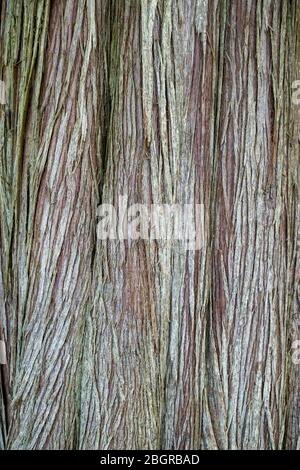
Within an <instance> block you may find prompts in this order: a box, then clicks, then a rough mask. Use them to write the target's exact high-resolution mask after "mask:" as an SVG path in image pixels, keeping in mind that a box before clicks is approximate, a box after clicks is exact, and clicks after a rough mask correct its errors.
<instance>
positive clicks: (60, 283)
mask: <svg viewBox="0 0 300 470" xmlns="http://www.w3.org/2000/svg"><path fill="white" fill-rule="evenodd" d="M8 5H10V6H11V8H13V9H14V10H13V12H11V11H10V12H8V13H7V14H9V18H10V20H11V22H13V21H15V24H16V25H17V28H19V29H15V26H14V24H12V25H10V23H9V21H8V22H7V23H6V24H8V30H7V31H5V33H4V37H3V39H2V41H1V42H2V44H4V45H6V47H7V49H8V52H7V53H6V56H5V62H4V63H3V64H2V67H3V72H2V73H3V74H4V78H5V81H6V83H7V84H8V90H9V92H8V107H9V109H10V112H11V113H12V114H13V124H12V125H13V126H14V128H13V131H12V136H13V137H12V142H11V144H10V142H7V141H5V142H4V145H3V151H4V153H5V155H6V157H7V159H6V161H4V165H6V167H4V168H2V172H5V171H6V174H4V176H5V177H6V178H5V179H6V180H7V179H8V181H11V187H12V188H13V189H12V191H11V192H9V191H8V189H7V188H6V187H5V186H4V183H1V189H2V191H1V194H2V196H3V197H2V199H1V202H2V205H1V209H2V214H5V211H6V210H9V211H10V212H9V214H10V216H11V220H12V222H11V224H10V227H9V230H10V232H9V233H8V235H6V236H5V237H3V240H4V244H5V245H4V253H5V254H6V257H4V260H3V269H4V270H3V271H2V272H5V273H8V276H7V279H8V282H7V284H6V285H5V298H6V299H8V300H9V302H8V303H7V304H8V308H7V310H6V311H5V312H4V325H5V326H6V338H8V344H9V355H8V357H9V368H10V388H11V395H12V399H11V403H10V408H11V410H10V413H11V426H10V429H9V435H8V444H7V445H8V446H9V447H11V448H18V449H20V448H26V449H34V448H72V447H74V446H75V445H76V439H77V436H76V433H77V428H76V426H77V424H78V413H79V389H78V374H79V366H80V358H81V352H82V351H81V350H82V333H83V324H84V317H85V312H86V309H87V307H88V304H89V301H90V298H89V294H90V285H91V270H90V267H91V264H92V251H93V246H94V241H95V223H96V217H95V209H96V204H97V198H98V181H99V155H98V152H99V151H98V148H99V141H100V140H101V138H103V137H102V136H101V131H100V126H101V120H103V116H102V114H103V113H102V111H101V100H102V99H103V96H102V93H103V86H102V83H105V81H104V80H103V77H102V75H103V72H102V71H100V70H99V59H104V56H103V53H102V52H101V47H99V43H100V44H101V37H100V34H99V30H98V28H99V26H100V23H101V22H102V21H103V19H102V17H101V15H103V12H102V11H101V10H102V8H103V10H105V7H106V4H105V2H102V3H101V6H100V7H99V6H97V5H96V2H94V1H88V2H87V1H84V0H79V1H76V2H73V1H66V2H55V3H51V5H50V3H49V2H30V3H27V2H10V3H9V4H8ZM99 15H100V16H99ZM13 18H14V20H13ZM20 18H22V21H21V20H20ZM10 35H12V36H13V37H14V38H16V39H15V41H12V42H10V41H9V40H8V38H9V37H10ZM46 39H47V45H46ZM7 44H8V45H7ZM9 48H11V49H9ZM102 56H103V57H102ZM103 62H104V61H103ZM102 65H103V63H102V64H101V66H102ZM12 75H13V76H14V80H13V81H12V82H11V83H10V81H9V80H10V79H11V78H12ZM100 75H101V80H99V79H100ZM16 84H17V85H18V86H17V87H16ZM14 88H15V89H14ZM13 93H14V94H15V95H17V94H18V95H17V96H15V97H13V96H12V95H13ZM4 125H5V123H4ZM5 132H9V129H6V130H5ZM15 149H16V150H15ZM9 171H10V172H11V173H9ZM9 178H10V179H9ZM5 198H6V200H5ZM2 220H6V218H5V217H3V219H2ZM8 220H9V219H8ZM2 230H3V232H2V233H4V234H5V233H6V232H5V227H4V228H3V229H2ZM9 237H10V241H7V240H8V239H9ZM9 243H10V244H11V246H10V248H9ZM9 249H10V251H9ZM8 263H9V264H8ZM28 397H30V399H28Z"/></svg>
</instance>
